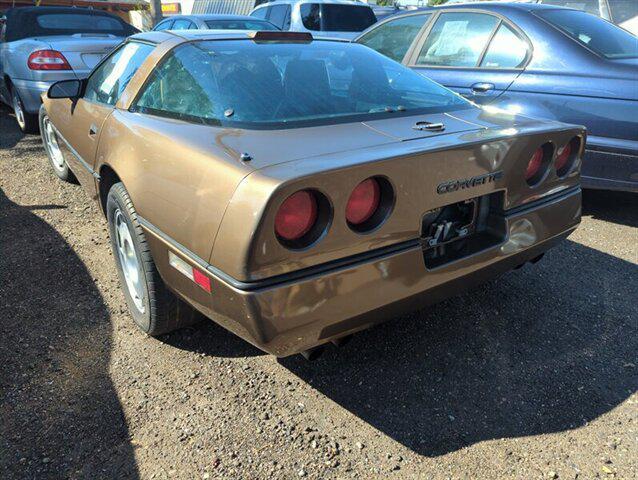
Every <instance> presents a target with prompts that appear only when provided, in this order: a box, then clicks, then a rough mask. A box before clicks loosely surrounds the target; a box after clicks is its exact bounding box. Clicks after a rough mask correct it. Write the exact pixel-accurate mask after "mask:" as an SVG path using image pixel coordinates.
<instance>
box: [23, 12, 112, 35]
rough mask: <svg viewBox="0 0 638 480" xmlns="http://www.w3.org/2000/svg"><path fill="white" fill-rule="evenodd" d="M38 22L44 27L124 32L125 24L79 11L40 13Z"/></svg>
mask: <svg viewBox="0 0 638 480" xmlns="http://www.w3.org/2000/svg"><path fill="white" fill-rule="evenodd" d="M36 23H37V25H38V26H39V27H40V28H43V29H55V30H69V31H81V32H89V31H95V32H120V34H121V33H122V32H124V25H122V23H121V22H120V21H119V20H116V19H115V18H109V17H102V16H99V17H98V16H96V15H84V14H77V13H55V14H49V15H38V17H37V18H36Z"/></svg>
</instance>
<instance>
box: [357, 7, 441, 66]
mask: <svg viewBox="0 0 638 480" xmlns="http://www.w3.org/2000/svg"><path fill="white" fill-rule="evenodd" d="M431 17H432V15H431V14H430V13H414V14H411V15H405V16H401V17H398V18H394V19H391V20H386V21H385V22H383V23H381V24H379V25H378V26H375V27H374V28H372V29H370V30H368V31H367V32H365V33H364V34H363V35H361V36H360V37H359V38H357V39H356V40H355V42H356V43H360V44H362V45H365V46H366V47H369V48H371V49H373V50H376V51H377V52H379V53H381V54H383V55H385V56H386V57H389V58H391V59H392V60H394V61H396V62H402V61H403V60H404V58H405V57H406V55H407V54H408V51H409V50H410V46H411V45H412V44H413V43H414V41H415V39H416V38H417V37H418V35H419V32H421V31H422V30H423V29H425V28H426V25H427V22H428V20H429V19H430V18H431Z"/></svg>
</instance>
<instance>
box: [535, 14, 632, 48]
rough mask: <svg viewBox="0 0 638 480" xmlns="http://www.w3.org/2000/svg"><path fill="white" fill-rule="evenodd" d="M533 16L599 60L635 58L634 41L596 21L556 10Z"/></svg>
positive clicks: (628, 36)
mask: <svg viewBox="0 0 638 480" xmlns="http://www.w3.org/2000/svg"><path fill="white" fill-rule="evenodd" d="M537 15H539V16H540V17H541V18H544V19H545V20H547V21H548V22H549V23H551V24H552V25H554V26H555V27H556V28H558V29H559V30H561V31H563V32H564V33H566V34H567V35H569V36H570V37H572V38H573V39H575V40H576V41H578V42H579V43H581V44H582V45H585V46H586V47H587V48H589V49H590V50H592V51H594V52H596V53H598V54H599V55H601V56H603V57H606V58H610V59H614V58H634V57H638V38H637V37H635V36H634V35H632V34H631V33H629V32H627V31H626V30H623V29H622V28H620V27H617V26H616V25H613V24H611V23H609V22H607V21H605V20H602V19H601V18H599V17H595V16H593V15H590V14H588V13H585V12H580V11H576V10H558V9H557V10H539V11H538V12H537Z"/></svg>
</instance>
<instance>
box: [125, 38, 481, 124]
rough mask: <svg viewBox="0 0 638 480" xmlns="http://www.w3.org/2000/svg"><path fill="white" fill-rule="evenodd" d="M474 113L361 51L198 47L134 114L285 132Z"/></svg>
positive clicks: (171, 60)
mask: <svg viewBox="0 0 638 480" xmlns="http://www.w3.org/2000/svg"><path fill="white" fill-rule="evenodd" d="M470 108H474V107H473V106H472V105H471V104H470V103H469V102H467V101H466V100H464V99H463V98H462V97H460V96H459V95H457V94H455V93H453V92H451V91H450V90H448V89H446V88H444V87H442V86H441V85H439V84H437V83H435V82H433V81H431V80H428V79H426V78H424V77H423V76H421V75H419V74H417V73H415V72H413V71H411V70H409V69H407V68H405V67H403V66H402V65H400V64H398V63H396V62H394V61H392V60H390V59H388V58H386V57H384V56H382V55H380V54H378V53H377V52H375V51H373V50H370V49H368V48H367V47H364V46H363V45H358V44H351V43H342V42H331V41H313V42H311V43H255V42H253V41H250V40H232V41H199V42H192V43H187V44H185V45H182V46H180V47H177V48H176V49H175V50H174V51H173V52H172V53H171V54H170V55H168V56H167V58H166V59H165V60H164V61H163V63H162V64H160V65H159V66H158V67H157V68H156V70H155V71H154V72H153V74H152V75H151V78H149V81H148V82H147V84H146V87H145V89H144V90H143V92H142V93H141V95H140V96H139V98H138V100H137V102H136V103H135V104H134V106H133V110H135V111H140V112H144V113H149V114H154V115H160V116H167V117H170V118H177V119H181V120H186V121H191V122H196V123H203V124H209V125H221V126H228V127H238V128H249V129H264V128H266V129H268V128H270V129H272V128H275V129H281V128H293V127H303V126H315V125H327V124H334V123H346V122H357V121H361V122H363V121H367V120H375V119H383V118H398V117H405V116H411V115H415V114H435V113H442V112H451V111H456V110H463V109H470Z"/></svg>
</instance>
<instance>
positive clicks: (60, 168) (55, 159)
mask: <svg viewBox="0 0 638 480" xmlns="http://www.w3.org/2000/svg"><path fill="white" fill-rule="evenodd" d="M40 135H41V136H42V143H43V144H44V150H45V151H46V152H47V157H48V159H49V163H50V164H51V167H53V173H55V174H56V175H57V176H58V178H60V179H61V180H64V181H65V182H69V183H77V179H76V178H75V175H74V174H73V172H72V171H71V169H70V168H69V166H68V165H67V163H66V160H65V159H64V155H63V154H62V150H60V145H59V144H58V137H57V135H56V133H55V130H54V128H53V124H52V123H51V119H50V118H49V115H48V114H47V112H46V110H45V109H44V105H43V106H42V107H41V108H40Z"/></svg>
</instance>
